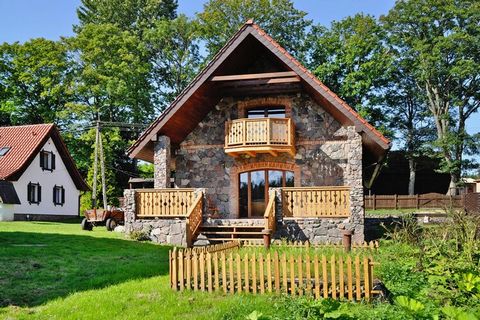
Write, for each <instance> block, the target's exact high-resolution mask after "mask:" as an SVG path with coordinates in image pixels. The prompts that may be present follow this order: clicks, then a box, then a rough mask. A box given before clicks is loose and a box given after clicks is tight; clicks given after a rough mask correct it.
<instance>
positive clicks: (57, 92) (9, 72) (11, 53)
mask: <svg viewBox="0 0 480 320" xmlns="http://www.w3.org/2000/svg"><path fill="white" fill-rule="evenodd" d="M71 68H72V65H71V63H70V61H69V59H68V54H67V49H66V46H65V45H64V43H62V42H61V41H59V42H56V41H51V40H46V39H41V38H39V39H32V40H30V41H27V42H25V43H24V44H20V43H18V42H16V43H13V44H8V43H4V44H2V45H0V98H1V101H0V114H2V113H4V114H5V117H3V116H2V120H1V122H2V124H24V123H44V122H58V121H59V120H60V119H59V114H60V113H61V112H62V111H63V110H64V108H65V104H66V103H68V102H69V101H70V99H71V94H72V91H71V88H70V81H71V79H70V71H71Z"/></svg>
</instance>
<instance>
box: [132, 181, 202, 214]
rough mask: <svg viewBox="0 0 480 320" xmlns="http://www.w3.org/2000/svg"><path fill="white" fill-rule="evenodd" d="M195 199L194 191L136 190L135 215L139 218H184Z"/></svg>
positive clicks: (169, 189)
mask: <svg viewBox="0 0 480 320" xmlns="http://www.w3.org/2000/svg"><path fill="white" fill-rule="evenodd" d="M195 198H196V197H195V189H173V188H166V189H137V190H136V191H135V207H136V214H137V217H139V218H149V217H168V218H174V217H186V216H187V215H188V214H189V209H190V208H191V207H192V204H193V202H194V201H195Z"/></svg>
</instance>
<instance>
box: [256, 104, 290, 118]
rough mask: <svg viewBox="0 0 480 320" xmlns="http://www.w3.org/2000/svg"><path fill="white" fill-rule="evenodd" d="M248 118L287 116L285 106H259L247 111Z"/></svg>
mask: <svg viewBox="0 0 480 320" xmlns="http://www.w3.org/2000/svg"><path fill="white" fill-rule="evenodd" d="M247 118H285V107H274V106H272V107H268V106H265V107H258V108H252V109H249V110H248V111H247Z"/></svg>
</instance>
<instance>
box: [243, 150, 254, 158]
mask: <svg viewBox="0 0 480 320" xmlns="http://www.w3.org/2000/svg"><path fill="white" fill-rule="evenodd" d="M245 153H246V154H248V155H249V156H250V157H252V158H255V157H256V156H257V154H256V153H255V152H254V151H245Z"/></svg>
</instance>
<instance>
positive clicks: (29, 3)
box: [0, 0, 480, 133]
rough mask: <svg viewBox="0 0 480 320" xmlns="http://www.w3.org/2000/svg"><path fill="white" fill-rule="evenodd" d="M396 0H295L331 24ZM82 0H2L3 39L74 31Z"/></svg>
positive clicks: (187, 8)
mask: <svg viewBox="0 0 480 320" xmlns="http://www.w3.org/2000/svg"><path fill="white" fill-rule="evenodd" d="M205 2H206V1H203V0H179V1H178V3H179V8H178V12H179V13H185V14H186V15H188V16H193V15H194V13H195V12H198V11H201V10H202V7H203V4H204V3H205ZM394 2H395V1H394V0H294V3H295V6H296V7H297V8H298V9H301V10H303V11H305V12H307V13H308V18H309V19H312V20H314V22H315V23H321V24H324V25H329V24H330V22H331V21H333V20H340V19H342V18H344V17H346V16H349V15H352V14H355V13H358V12H364V13H368V14H372V15H375V16H380V15H382V14H386V13H387V12H388V10H389V9H390V8H392V6H393V4H394ZM79 3H80V0H0V43H2V42H15V41H20V42H24V41H26V40H28V39H30V38H37V37H43V38H47V39H52V40H56V39H59V38H60V37H61V36H70V35H72V34H73V32H72V25H73V24H75V23H76V22H77V16H76V12H75V9H76V8H77V6H78V5H79ZM467 130H468V132H470V133H476V132H480V113H478V112H477V113H476V114H475V115H474V116H473V117H472V118H471V119H470V120H469V122H468V123H467Z"/></svg>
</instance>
